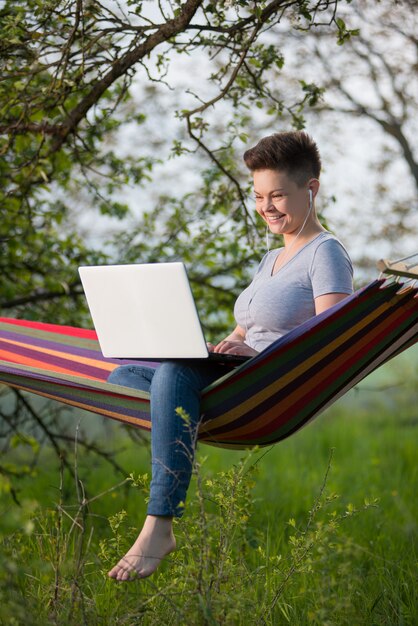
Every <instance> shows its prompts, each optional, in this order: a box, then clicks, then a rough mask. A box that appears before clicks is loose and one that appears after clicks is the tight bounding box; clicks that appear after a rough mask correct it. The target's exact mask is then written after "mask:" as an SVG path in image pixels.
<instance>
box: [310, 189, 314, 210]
mask: <svg viewBox="0 0 418 626" xmlns="http://www.w3.org/2000/svg"><path fill="white" fill-rule="evenodd" d="M312 203H313V193H312V189H309V212H310V211H311V210H312Z"/></svg>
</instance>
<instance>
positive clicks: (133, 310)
mask: <svg viewBox="0 0 418 626" xmlns="http://www.w3.org/2000/svg"><path fill="white" fill-rule="evenodd" d="M79 273H80V278H81V282H82V285H83V288H84V292H85V294H86V298H87V304H88V306H89V309H90V313H91V316H92V319H93V323H94V327H95V329H96V332H97V336H98V339H99V344H100V348H101V350H102V353H103V356H105V357H108V358H124V359H128V358H132V359H141V358H143V359H148V358H149V359H166V358H206V357H207V356H208V350H207V347H206V342H205V338H204V336H203V332H202V328H201V325H200V321H199V317H198V314H197V311H196V306H195V303H194V299H193V295H192V292H191V289H190V284H189V281H188V278H187V274H186V268H185V266H184V264H183V263H147V264H136V265H103V266H89V267H80V268H79Z"/></svg>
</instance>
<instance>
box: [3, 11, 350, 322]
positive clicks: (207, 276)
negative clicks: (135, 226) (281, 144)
mask: <svg viewBox="0 0 418 626" xmlns="http://www.w3.org/2000/svg"><path fill="white" fill-rule="evenodd" d="M340 4H341V2H339V1H338V0H333V1H332V0H319V1H315V2H307V1H305V0H304V1H302V0H297V1H296V0H293V1H289V0H286V1H285V0H271V1H270V2H268V1H263V2H250V1H246V0H240V1H237V2H228V1H219V2H211V1H209V0H187V1H185V2H181V1H172V2H168V1H167V2H165V3H158V4H157V3H143V2H137V1H134V0H128V1H127V2H126V3H124V4H121V3H101V2H97V1H94V0H93V1H90V2H82V1H80V0H78V1H67V2H63V1H59V0H30V1H29V2H26V1H25V2H23V1H17V2H15V1H13V2H5V3H4V7H3V9H2V11H1V31H2V32H1V42H2V43H1V58H2V74H3V77H2V78H3V79H2V82H1V83H0V98H1V101H2V113H3V115H2V120H1V123H0V133H1V151H2V154H3V160H2V165H1V170H0V177H1V189H2V198H1V202H2V207H3V208H2V211H3V219H2V224H1V234H0V240H1V243H2V251H1V267H2V273H1V279H0V280H1V283H0V291H1V294H2V307H3V309H4V310H9V311H11V312H13V313H15V314H18V315H26V316H28V315H31V316H34V317H40V318H42V319H44V320H48V319H61V320H62V321H65V322H71V323H73V322H76V321H77V320H79V319H80V312H82V310H83V308H82V306H81V305H80V299H79V296H80V293H81V290H80V286H79V281H78V277H77V273H76V268H77V265H78V264H80V263H83V262H84V263H88V262H90V263H91V262H97V261H100V260H103V259H104V256H103V252H102V250H100V249H99V250H97V249H96V250H91V249H88V247H86V245H85V242H84V241H83V240H82V238H81V237H80V235H79V233H78V232H77V228H70V220H69V216H70V215H71V200H70V199H71V198H72V199H73V202H74V199H75V198H76V197H77V196H79V195H80V194H82V196H83V202H84V204H85V205H86V206H88V205H89V204H90V205H95V206H96V207H98V208H99V211H100V212H101V213H102V214H105V215H110V216H114V217H119V218H122V217H124V216H125V215H126V213H127V212H128V206H127V204H126V203H124V202H120V201H119V200H118V194H119V193H120V190H121V188H123V187H124V186H126V185H128V184H131V183H133V184H135V185H141V183H143V182H144V181H145V180H146V179H147V177H148V176H149V175H150V173H151V170H152V168H153V166H154V165H155V163H156V161H157V160H156V159H155V158H154V157H152V156H150V155H143V154H141V151H138V150H136V152H135V153H134V154H131V155H126V154H125V155H124V156H123V157H121V156H120V155H119V154H118V150H117V148H116V147H115V146H112V145H111V142H112V140H113V138H115V137H116V136H117V133H118V132H120V131H121V129H122V127H123V126H124V125H126V124H127V123H128V121H129V124H130V125H131V126H132V125H133V124H134V125H135V126H136V131H137V129H138V127H140V125H141V124H143V123H144V120H145V116H144V114H143V112H142V111H133V110H132V108H130V102H132V95H131V87H132V84H133V81H134V78H135V76H136V75H137V74H139V73H140V74H141V75H142V77H144V76H145V77H146V80H147V81H148V84H151V85H153V84H155V83H157V84H158V85H159V86H160V85H162V84H163V83H166V82H167V81H166V77H167V74H168V73H169V71H170V68H171V66H172V65H173V62H174V61H173V58H174V59H175V57H177V56H182V57H183V58H187V59H188V61H189V64H192V65H193V63H195V60H196V59H198V62H199V63H202V66H203V64H204V63H205V64H206V66H207V70H208V74H207V77H206V82H205V81H202V87H200V86H199V90H197V89H196V92H195V93H194V92H193V93H192V88H193V85H191V86H190V87H189V89H190V91H191V93H190V97H189V103H190V105H191V106H189V107H188V108H187V109H182V110H173V111H170V112H169V113H168V115H169V116H170V118H174V117H175V116H177V117H178V118H180V120H181V121H182V122H183V124H184V127H185V129H186V131H187V142H186V143H184V142H182V141H180V140H179V139H178V138H174V142H173V149H172V154H173V155H178V156H181V155H184V154H185V153H187V152H195V151H196V150H198V151H199V152H200V154H201V155H204V156H205V157H207V161H206V166H205V171H204V172H203V178H204V180H203V186H202V190H201V193H200V196H201V206H200V207H199V214H200V218H201V219H200V220H199V222H198V223H196V226H195V228H193V219H192V218H191V215H190V211H191V209H190V207H187V202H188V201H189V202H190V198H185V199H179V198H177V199H176V200H171V199H170V200H169V199H167V198H165V199H164V202H165V203H167V202H168V203H169V209H168V215H167V218H166V220H165V223H166V229H165V233H166V234H165V240H164V239H163V244H164V245H162V246H160V250H159V258H161V255H163V256H165V255H166V254H167V256H170V254H171V253H172V250H170V251H168V252H167V253H166V252H165V248H164V246H166V245H168V244H171V247H172V246H173V242H175V243H176V246H179V248H178V249H177V248H176V246H174V251H175V254H178V253H179V251H180V252H181V254H186V253H187V248H190V247H191V246H190V237H192V238H193V242H194V245H195V250H194V254H196V255H197V257H198V260H199V264H198V266H197V267H198V270H197V271H196V275H195V276H192V280H194V281H195V282H196V285H202V284H203V283H205V284H207V285H210V288H211V289H212V291H213V290H215V292H216V293H217V294H218V295H219V298H220V302H219V303H217V305H216V307H214V310H215V308H217V307H219V305H221V306H222V304H223V302H224V300H225V298H226V300H227V304H228V306H229V305H230V302H231V298H227V297H226V295H225V294H223V291H225V290H222V287H221V286H220V285H215V282H213V281H212V282H211V280H212V278H214V277H215V276H217V272H216V270H215V269H214V268H215V267H217V268H218V269H222V270H223V272H225V271H226V272H227V271H228V270H231V271H233V270H234V268H236V279H237V280H238V282H239V280H240V279H244V278H246V277H244V276H243V272H242V270H241V269H239V268H240V266H242V261H243V260H248V259H251V258H252V254H253V252H252V249H251V242H252V240H253V236H254V223H253V218H252V215H251V213H250V212H249V211H248V209H247V205H246V198H245V193H246V190H245V188H243V187H242V184H241V183H242V175H241V177H240V172H239V170H238V169H237V166H236V164H235V158H234V156H235V155H234V148H235V146H236V144H237V141H239V138H240V139H241V140H242V141H245V131H246V128H247V127H248V125H249V123H250V119H251V115H252V109H254V108H256V109H260V111H267V112H268V113H269V114H270V115H272V116H273V118H277V117H279V118H280V116H282V115H283V112H284V111H287V112H288V113H290V114H291V116H292V118H293V122H294V123H295V124H296V125H297V126H301V125H302V124H303V118H302V110H303V107H304V105H305V104H310V105H312V104H314V103H315V102H316V101H317V98H318V92H317V89H316V87H315V85H302V86H301V92H300V93H299V94H298V96H299V97H298V98H296V100H295V101H294V102H286V101H285V98H283V97H278V96H277V95H276V94H275V93H273V92H272V90H270V89H269V87H268V80H269V77H270V76H271V75H272V72H273V70H277V71H278V72H280V69H281V67H282V65H283V57H282V54H281V52H280V48H279V46H278V43H280V40H281V39H283V33H282V32H280V30H279V31H278V32H276V30H275V29H277V28H280V27H281V25H282V24H284V23H286V25H287V26H286V28H293V29H304V30H310V29H312V28H313V27H316V26H318V25H319V24H326V25H327V28H329V29H330V31H332V32H333V33H334V36H336V37H337V38H339V39H340V40H342V39H344V38H348V37H349V36H350V31H349V30H348V29H347V27H346V26H345V24H343V23H342V21H341V20H339V19H338V10H339V5H340ZM154 94H157V91H155V92H154ZM222 103H227V104H228V105H229V106H230V109H229V111H230V118H229V120H226V122H224V123H220V122H219V121H218V123H217V125H218V128H219V129H220V132H221V135H220V136H221V137H222V139H221V140H220V141H219V140H218V141H216V142H215V141H213V140H209V139H208V137H209V136H210V129H211V121H210V120H211V118H213V114H212V111H214V110H215V111H217V107H218V106H220V105H221V104H222ZM196 104H197V106H196ZM127 113H128V114H129V119H127V117H126V114H127ZM237 138H238V139H237ZM211 144H212V145H211ZM213 144H215V145H213ZM183 212H184V216H183V217H182V218H180V214H182V213H183ZM91 219H92V220H93V219H96V218H94V217H92V218H91ZM179 219H180V221H179ZM231 220H232V222H233V223H234V228H236V232H235V235H234V238H233V241H232V243H231V238H228V236H227V234H225V232H226V233H227V232H228V230H230V222H231ZM159 221H160V222H161V221H162V220H159ZM222 221H223V222H226V223H227V224H228V225H227V226H224V231H223V230H222V224H221V223H220V222H222ZM173 223H174V224H175V228H174V230H173V229H172V227H173ZM241 224H242V226H241ZM155 226H156V225H155V222H154V224H152V220H151V218H150V214H149V215H148V216H147V218H146V221H145V223H144V232H147V234H148V233H149V231H150V230H152V229H154V227H155ZM179 226H180V228H179ZM214 229H215V230H216V237H213V230H214ZM157 230H158V229H157ZM181 231H182V232H183V233H184V234H185V235H186V236H187V240H186V239H185V240H184V241H183V243H181V241H180V240H181ZM155 236H156V239H155V240H154V242H153V243H157V244H158V242H159V238H160V234H159V233H158V232H156V233H155ZM163 237H164V235H163ZM241 241H242V242H243V245H242V246H241V244H240V243H239V242H241ZM167 242H168V243H167ZM199 242H200V243H199ZM245 242H246V243H245ZM186 244H187V245H186ZM196 244H197V245H196ZM206 244H208V245H206ZM229 244H231V247H230V250H229V251H228V254H227V253H226V249H227V247H228V245H229ZM154 254H155V252H154ZM186 256H187V254H186ZM145 257H146V258H151V257H152V254H151V253H147V254H146V255H145ZM198 291H199V290H198ZM232 291H233V290H232ZM198 296H199V293H198ZM232 297H233V296H232Z"/></svg>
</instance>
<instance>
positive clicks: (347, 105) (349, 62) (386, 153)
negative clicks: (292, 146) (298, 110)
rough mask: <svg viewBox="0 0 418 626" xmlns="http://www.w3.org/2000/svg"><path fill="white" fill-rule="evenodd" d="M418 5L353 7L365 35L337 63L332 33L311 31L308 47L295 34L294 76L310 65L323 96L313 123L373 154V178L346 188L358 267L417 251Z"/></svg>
mask: <svg viewBox="0 0 418 626" xmlns="http://www.w3.org/2000/svg"><path fill="white" fill-rule="evenodd" d="M413 6H414V3H411V2H398V3H396V5H395V6H394V4H393V3H392V2H390V1H388V0H385V1H383V2H380V3H375V2H370V1H368V2H362V3H359V2H357V3H352V4H351V5H350V6H349V7H347V8H346V14H347V15H343V18H344V19H349V21H350V25H351V26H352V27H355V28H357V29H358V33H357V35H356V36H355V37H352V38H351V39H350V40H349V41H347V43H346V45H344V46H341V47H340V48H336V49H335V50H334V52H333V55H332V57H331V56H330V54H329V49H330V43H331V42H330V38H329V35H328V33H327V32H326V30H323V29H316V30H315V31H312V32H310V33H309V35H308V36H306V37H304V38H303V45H301V44H302V38H301V37H300V35H299V34H298V33H294V39H296V40H297V42H298V43H299V44H300V45H299V46H296V48H297V50H298V55H297V58H294V65H293V67H292V68H291V70H292V69H293V72H294V73H296V74H298V72H302V68H306V67H307V66H308V67H309V71H310V72H311V73H312V74H314V75H315V76H316V77H317V83H318V84H319V85H320V86H321V87H322V88H323V90H324V98H323V100H322V101H321V102H320V103H319V105H318V106H317V107H315V109H313V110H312V111H311V112H310V117H311V118H312V117H313V118H314V119H315V120H316V123H317V124H318V122H319V124H320V126H323V127H325V128H326V129H328V133H329V136H331V137H332V134H331V133H330V132H329V129H330V125H331V124H334V125H335V131H336V132H334V133H333V135H334V138H338V136H339V135H340V136H341V137H342V139H341V141H342V142H344V141H345V142H346V141H349V142H350V143H353V142H354V143H356V145H357V153H359V152H361V151H362V150H363V151H364V152H365V153H366V154H367V159H364V161H363V162H364V163H365V164H366V165H367V166H368V167H367V176H364V177H363V180H356V181H355V183H354V184H352V185H351V186H352V189H351V190H350V189H349V185H347V193H351V199H350V205H351V206H347V209H348V210H347V213H348V214H349V215H350V216H354V218H353V219H351V220H348V219H347V220H345V221H346V229H347V232H348V233H354V230H353V227H352V226H351V228H350V224H351V225H353V224H355V226H356V239H357V243H359V242H360V241H361V243H362V248H363V253H362V254H361V256H359V257H358V258H356V264H357V265H362V266H363V267H368V268H370V267H374V266H375V261H376V257H375V256H374V259H373V260H371V257H373V252H372V253H370V248H371V247H372V249H373V250H376V249H377V250H381V254H382V256H385V255H386V256H387V255H392V256H391V258H399V257H402V256H406V254H408V253H409V254H411V253H413V252H415V251H416V236H417V233H418V194H417V191H418V152H417V149H416V142H415V136H416V134H417V132H418V126H417V98H416V93H417V89H418V80H417V72H416V69H417V50H418V38H417V36H416V33H417V28H418V18H417V14H416V11H413V10H411V9H412V8H413ZM294 44H295V42H294V43H293V45H294ZM290 46H292V43H290ZM307 63H308V65H307ZM299 75H300V74H299ZM345 126H348V127H349V129H350V131H349V133H347V135H345V134H344V133H343V132H342V129H343V128H344V127H345ZM347 137H348V138H347ZM337 140H338V139H337ZM337 140H335V142H334V143H336V142H337ZM331 142H332V139H331ZM347 204H348V203H347ZM358 226H360V228H358Z"/></svg>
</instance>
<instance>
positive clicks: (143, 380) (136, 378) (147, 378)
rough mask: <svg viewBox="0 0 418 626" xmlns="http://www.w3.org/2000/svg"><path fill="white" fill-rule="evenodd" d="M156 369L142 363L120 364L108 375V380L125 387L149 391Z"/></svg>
mask: <svg viewBox="0 0 418 626" xmlns="http://www.w3.org/2000/svg"><path fill="white" fill-rule="evenodd" d="M154 373H155V370H154V369H153V368H151V367H147V366H142V365H120V366H119V367H117V368H115V369H114V370H113V371H112V372H111V373H110V375H109V376H108V379H107V382H109V383H112V384H114V385H122V386H123V387H133V388H134V389H140V390H141V391H149V388H150V386H151V381H152V378H153V376H154Z"/></svg>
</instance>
